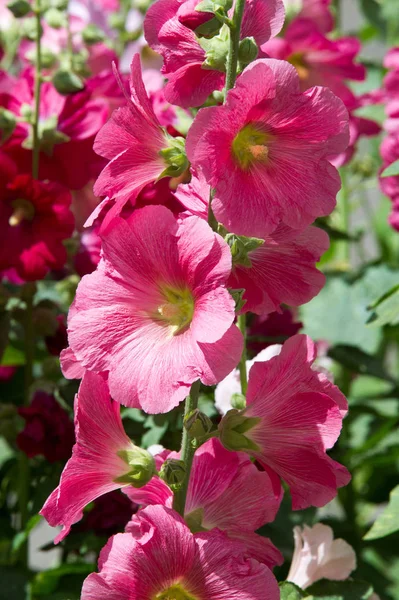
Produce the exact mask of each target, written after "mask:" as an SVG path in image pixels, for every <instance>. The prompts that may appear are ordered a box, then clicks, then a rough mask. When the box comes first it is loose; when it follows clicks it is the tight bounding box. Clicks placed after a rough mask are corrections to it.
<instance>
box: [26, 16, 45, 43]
mask: <svg viewBox="0 0 399 600" xmlns="http://www.w3.org/2000/svg"><path fill="white" fill-rule="evenodd" d="M38 29H39V31H38ZM21 33H22V37H24V38H27V39H28V40H30V41H31V42H34V41H35V40H36V38H37V36H38V34H39V35H40V37H42V35H43V27H42V26H41V25H40V28H38V26H37V23H36V19H35V17H27V18H26V19H24V20H23V21H22V27H21Z"/></svg>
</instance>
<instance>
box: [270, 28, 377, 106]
mask: <svg viewBox="0 0 399 600" xmlns="http://www.w3.org/2000/svg"><path fill="white" fill-rule="evenodd" d="M360 49H361V45H360V42H359V41H358V40H357V39H356V38H338V39H335V40H330V39H328V38H327V37H325V36H324V35H323V33H321V32H320V31H319V29H318V28H317V26H316V25H315V24H314V23H313V22H312V21H310V20H306V19H295V20H294V21H293V22H292V23H291V25H289V27H288V28H287V30H286V31H285V32H284V39H280V38H279V39H277V38H276V39H274V40H271V41H269V42H267V43H266V44H264V45H263V46H262V50H263V52H266V53H267V54H268V55H269V56H270V57H271V58H279V59H283V60H287V61H288V62H290V63H291V64H292V65H294V67H295V68H296V69H297V71H298V75H299V79H300V85H301V89H302V90H303V91H305V90H307V89H308V88H309V87H312V86H315V85H324V86H326V87H329V88H330V89H331V90H332V91H333V92H334V94H336V95H337V96H339V97H340V98H341V99H342V100H343V101H344V102H345V96H346V95H347V94H348V93H349V91H348V89H347V87H346V86H345V84H344V81H345V80H354V81H362V80H363V79H364V78H365V76H366V70H365V67H364V66H363V65H361V64H359V63H356V62H354V61H355V58H356V56H357V54H358V53H359V51H360Z"/></svg>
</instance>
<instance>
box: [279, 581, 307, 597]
mask: <svg viewBox="0 0 399 600" xmlns="http://www.w3.org/2000/svg"><path fill="white" fill-rule="evenodd" d="M279 587H280V600H300V599H301V598H304V597H305V593H304V592H303V591H302V590H301V588H299V587H298V586H296V585H295V584H294V583H291V582H289V581H283V582H282V583H280V586H279Z"/></svg>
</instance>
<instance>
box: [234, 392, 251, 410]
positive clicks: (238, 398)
mask: <svg viewBox="0 0 399 600" xmlns="http://www.w3.org/2000/svg"><path fill="white" fill-rule="evenodd" d="M246 405H247V401H246V399H245V396H244V395H243V394H233V395H232V397H231V406H232V407H233V408H236V409H237V410H243V409H244V408H245V407H246Z"/></svg>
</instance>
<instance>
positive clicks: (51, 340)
mask: <svg viewBox="0 0 399 600" xmlns="http://www.w3.org/2000/svg"><path fill="white" fill-rule="evenodd" d="M56 319H57V321H58V327H57V330H56V332H55V333H54V334H53V335H46V337H45V338H44V343H45V344H46V348H47V350H48V352H49V353H50V354H51V355H52V356H59V355H60V354H61V350H64V348H66V347H67V346H68V335H67V328H66V324H65V315H58V316H57V317H56Z"/></svg>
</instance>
